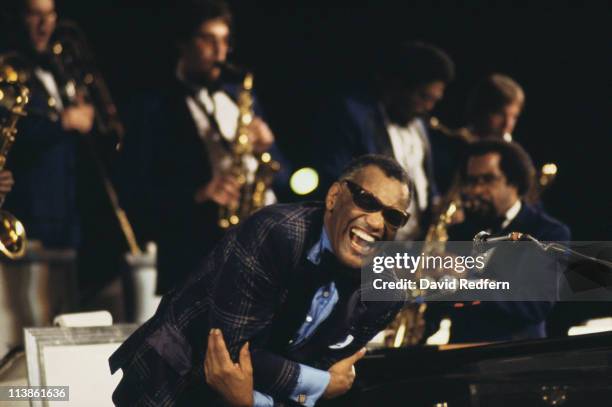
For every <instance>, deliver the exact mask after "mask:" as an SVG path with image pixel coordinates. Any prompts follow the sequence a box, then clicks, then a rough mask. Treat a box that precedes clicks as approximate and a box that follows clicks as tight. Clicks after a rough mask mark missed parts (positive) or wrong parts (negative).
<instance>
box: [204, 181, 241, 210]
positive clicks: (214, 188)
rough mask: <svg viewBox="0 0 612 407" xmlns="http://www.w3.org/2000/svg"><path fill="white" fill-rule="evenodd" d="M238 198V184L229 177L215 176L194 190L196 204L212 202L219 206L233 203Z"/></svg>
mask: <svg viewBox="0 0 612 407" xmlns="http://www.w3.org/2000/svg"><path fill="white" fill-rule="evenodd" d="M239 198H240V183H239V182H238V180H236V178H235V177H232V176H231V175H215V176H214V177H213V179H212V180H211V181H210V182H209V183H208V184H206V185H204V186H202V187H200V188H199V189H198V190H196V193H195V195H194V199H195V201H196V202H197V203H203V202H206V201H213V202H216V203H217V204H219V205H221V206H226V205H228V204H230V203H235V202H237V201H238V199H239Z"/></svg>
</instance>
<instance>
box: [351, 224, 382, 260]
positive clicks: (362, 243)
mask: <svg viewBox="0 0 612 407" xmlns="http://www.w3.org/2000/svg"><path fill="white" fill-rule="evenodd" d="M349 237H350V239H351V246H352V247H353V248H354V249H355V250H356V251H357V252H359V253H360V254H362V255H365V254H368V253H369V252H370V250H371V249H372V244H373V243H375V242H376V241H377V240H380V239H379V238H378V237H376V236H374V235H371V234H369V233H368V232H366V231H365V230H363V229H360V228H357V227H352V228H351V229H350V230H349Z"/></svg>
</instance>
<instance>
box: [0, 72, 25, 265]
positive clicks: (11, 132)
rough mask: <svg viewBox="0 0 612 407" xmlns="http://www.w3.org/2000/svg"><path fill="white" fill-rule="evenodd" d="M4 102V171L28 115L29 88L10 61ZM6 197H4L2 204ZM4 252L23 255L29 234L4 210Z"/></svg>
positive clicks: (0, 139)
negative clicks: (20, 119)
mask: <svg viewBox="0 0 612 407" xmlns="http://www.w3.org/2000/svg"><path fill="white" fill-rule="evenodd" d="M0 69H1V71H2V72H1V73H0V106H1V107H2V108H4V109H5V110H6V111H8V117H6V118H5V119H4V120H2V123H0V171H1V170H3V169H4V166H5V165H6V157H7V155H8V153H9V151H10V149H11V147H12V146H13V143H14V142H15V136H16V134H17V121H18V120H19V118H20V117H22V116H25V111H24V108H25V106H26V104H27V103H28V93H29V90H28V88H26V87H25V86H23V85H21V84H20V83H19V82H18V79H19V78H18V76H17V72H16V71H15V69H14V68H13V67H11V66H9V65H6V64H2V65H1V66H0ZM3 203H4V199H2V200H1V201H0V207H1V206H2V204H3ZM0 224H1V225H0V252H2V254H4V255H5V256H6V257H8V258H9V259H12V260H15V259H19V258H21V257H23V255H24V254H25V251H26V246H27V238H26V231H25V227H24V226H23V224H22V223H21V222H20V221H19V219H17V218H16V217H15V216H14V215H12V214H11V213H9V212H8V211H4V210H0Z"/></svg>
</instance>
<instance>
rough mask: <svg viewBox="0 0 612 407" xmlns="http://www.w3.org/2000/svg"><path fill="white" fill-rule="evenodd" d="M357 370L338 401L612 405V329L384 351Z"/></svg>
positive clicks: (435, 405)
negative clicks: (528, 338) (535, 337)
mask: <svg viewBox="0 0 612 407" xmlns="http://www.w3.org/2000/svg"><path fill="white" fill-rule="evenodd" d="M356 370H357V380H356V382H355V384H354V386H353V389H352V390H351V392H349V393H348V394H347V395H345V397H343V398H342V399H338V400H336V402H335V403H333V405H346V406H406V407H420V406H426V407H489V406H491V407H506V406H508V407H510V406H512V407H516V406H518V407H531V406H542V407H545V406H564V407H574V406H580V407H583V406H612V332H606V333H597V334H590V335H583V336H574V337H566V338H557V339H540V340H529V341H517V342H500V343H491V344H468V345H444V346H416V347H409V348H399V349H380V350H374V351H371V352H369V353H368V354H367V355H366V356H365V357H364V358H363V359H362V360H361V361H360V362H358V364H357V365H356ZM323 404H325V403H323Z"/></svg>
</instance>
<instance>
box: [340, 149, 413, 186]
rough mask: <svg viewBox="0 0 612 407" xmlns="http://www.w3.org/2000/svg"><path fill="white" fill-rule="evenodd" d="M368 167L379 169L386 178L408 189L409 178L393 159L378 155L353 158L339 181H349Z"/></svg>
mask: <svg viewBox="0 0 612 407" xmlns="http://www.w3.org/2000/svg"><path fill="white" fill-rule="evenodd" d="M369 165H373V166H375V167H378V168H380V169H381V170H382V172H384V173H385V175H386V176H388V177H391V178H395V179H396V180H398V181H400V182H401V183H402V184H406V185H408V187H410V178H408V173H406V170H404V169H403V168H402V166H401V165H399V163H398V162H397V161H395V160H394V159H393V158H390V157H387V156H384V155H380V154H366V155H362V156H359V157H356V158H353V159H352V160H351V162H350V163H348V165H347V166H346V167H345V168H344V170H343V171H342V174H341V175H340V178H339V180H345V179H351V178H352V177H353V176H354V175H355V174H356V173H357V172H358V171H360V170H362V169H363V168H365V167H367V166H369Z"/></svg>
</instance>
